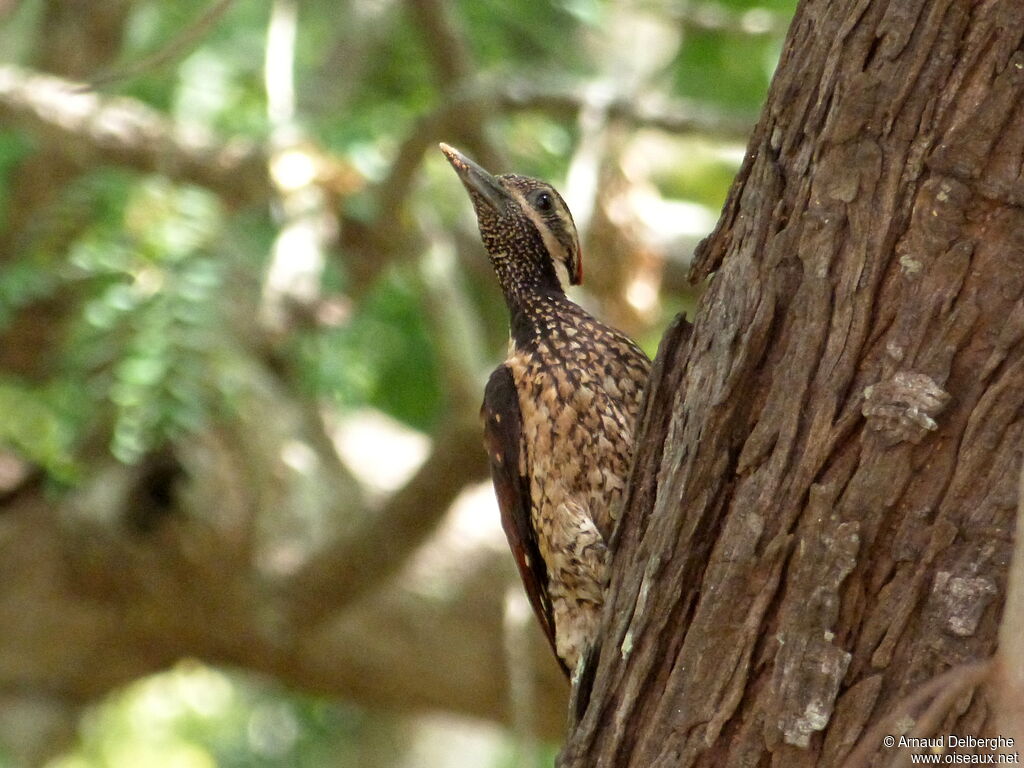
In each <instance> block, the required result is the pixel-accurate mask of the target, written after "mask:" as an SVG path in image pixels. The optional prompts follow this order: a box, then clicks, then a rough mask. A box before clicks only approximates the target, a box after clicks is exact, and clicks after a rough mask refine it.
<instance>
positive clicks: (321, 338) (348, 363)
mask: <svg viewBox="0 0 1024 768" xmlns="http://www.w3.org/2000/svg"><path fill="white" fill-rule="evenodd" d="M297 350H298V356H299V360H300V363H301V366H302V370H303V374H304V376H303V378H304V379H305V380H306V381H308V382H309V383H310V384H311V385H312V390H313V391H314V392H315V393H316V394H318V395H321V396H326V397H328V398H330V399H331V400H332V401H334V402H335V403H337V404H338V405H340V406H342V407H344V408H352V407H357V406H366V405H369V406H373V407H375V408H378V409H380V410H382V411H384V412H385V413H388V414H390V415H391V416H394V417H395V418H397V419H400V420H402V421H404V422H406V423H407V424H410V425H411V426H414V427H416V428H418V429H423V430H427V429H430V428H431V427H432V426H433V423H434V420H435V418H436V416H437V413H438V409H439V407H440V404H441V387H440V382H439V373H438V362H437V356H436V352H435V350H434V347H433V342H432V340H431V338H430V335H429V332H428V329H427V327H426V324H425V322H424V318H423V311H422V306H421V302H420V298H419V296H418V295H417V293H416V283H415V281H414V280H413V279H412V278H411V276H410V275H409V274H408V270H398V271H395V272H392V273H391V274H389V275H388V277H387V278H385V279H384V280H382V281H381V283H380V285H378V286H377V287H376V288H375V289H374V291H373V292H372V293H371V294H370V295H369V296H368V297H367V298H366V299H365V300H364V301H363V302H362V305H361V307H360V308H359V310H358V312H357V313H356V314H355V315H354V316H353V317H352V318H350V319H349V320H348V322H346V323H344V324H343V325H342V326H341V327H339V328H335V329H330V330H326V331H317V332H314V333H308V334H304V335H302V336H301V338H300V339H299V340H298V346H297Z"/></svg>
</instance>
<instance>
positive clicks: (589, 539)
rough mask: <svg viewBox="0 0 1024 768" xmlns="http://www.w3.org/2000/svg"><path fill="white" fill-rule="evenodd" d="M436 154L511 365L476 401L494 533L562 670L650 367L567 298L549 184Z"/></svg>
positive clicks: (587, 608)
mask: <svg viewBox="0 0 1024 768" xmlns="http://www.w3.org/2000/svg"><path fill="white" fill-rule="evenodd" d="M441 149H442V151H443V152H444V153H445V155H446V156H447V157H448V160H449V162H450V163H451V164H452V166H453V167H454V168H455V170H456V172H458V174H459V177H460V178H461V179H462V182H463V184H464V185H465V187H466V190H467V191H468V192H469V195H470V198H471V199H472V201H473V207H474V208H475V210H476V215H477V220H478V222H479V225H480V234H481V237H482V238H483V242H484V246H485V247H486V248H487V251H488V254H489V255H490V258H491V263H492V264H493V266H494V269H495V272H496V273H497V276H498V281H499V283H500V284H501V287H502V291H503V292H504V294H505V301H506V303H507V304H508V308H509V315H510V329H511V340H510V344H509V354H508V358H507V359H506V360H505V362H504V364H503V365H501V366H499V367H498V368H497V369H496V370H495V371H494V373H492V374H491V377H490V380H489V381H488V383H487V387H486V389H485V391H484V404H483V409H482V415H483V418H484V441H485V445H486V447H487V450H488V453H489V455H490V458H491V475H492V478H493V481H494V487H495V492H496V494H497V496H498V504H499V507H500V508H501V517H502V524H503V526H504V529H505V533H506V535H507V537H508V540H509V545H510V546H511V548H512V552H513V555H514V556H515V558H516V563H517V565H518V566H519V572H520V575H521V576H522V579H523V584H524V585H525V587H526V591H527V594H528V595H529V597H530V601H531V603H532V605H533V608H534V611H535V612H536V614H537V617H538V619H539V620H540V623H541V626H542V627H543V628H544V631H545V633H546V634H547V636H548V640H549V641H550V642H551V645H552V648H553V649H554V650H555V653H556V655H557V656H558V658H559V660H560V661H561V662H562V665H563V667H564V668H565V669H566V671H567V672H568V671H569V670H571V669H574V668H575V667H576V665H577V662H578V661H579V659H580V657H581V656H582V655H584V654H585V652H586V650H587V649H588V648H589V646H590V645H591V643H592V641H593V638H594V634H595V632H596V629H597V625H598V622H599V620H600V613H601V606H602V604H603V602H604V593H605V589H606V587H607V584H608V574H607V554H608V552H607V541H608V539H609V537H610V536H611V532H612V528H613V526H614V522H615V521H614V519H613V516H614V515H615V514H616V512H617V509H618V505H619V502H620V500H621V497H622V492H623V489H624V486H625V480H626V473H627V471H628V469H629V462H630V453H631V450H632V440H633V427H634V424H635V422H636V417H637V411H638V410H639V406H640V398H641V395H642V388H643V386H644V384H645V383H646V381H647V375H648V371H649V367H650V362H649V361H648V359H647V357H646V355H644V353H643V352H642V351H641V350H640V349H639V348H638V347H637V346H636V344H634V343H633V342H632V341H631V340H630V339H629V338H628V337H626V336H625V335H624V334H622V333H620V332H619V331H617V330H615V329H613V328H609V327H608V326H606V325H604V324H603V323H601V322H599V321H598V320H596V319H595V318H593V317H592V316H591V315H589V314H588V313H587V312H586V311H584V310H583V309H582V308H581V307H579V306H578V305H577V304H575V303H573V302H572V301H570V300H569V299H568V298H567V297H566V295H565V291H564V288H563V285H562V280H560V279H559V275H562V277H563V279H567V280H568V281H569V282H571V283H574V284H575V283H578V282H580V280H581V279H582V261H581V255H580V248H579V241H578V237H577V234H576V227H575V225H574V223H573V220H572V216H571V214H570V213H569V210H568V208H567V207H566V205H565V202H564V201H563V200H562V198H561V196H559V194H558V193H557V192H556V191H555V190H554V189H553V188H552V187H550V186H549V185H547V184H545V183H544V182H541V181H538V180H536V179H531V178H526V177H523V176H516V175H512V174H509V175H505V176H497V177H495V176H492V175H490V174H489V173H487V172H486V171H484V170H483V169H482V168H480V166H478V165H476V164H475V163H473V162H472V161H470V160H469V159H467V158H466V157H465V156H463V155H462V154H461V153H459V152H458V151H456V150H454V149H452V148H451V147H449V146H447V145H444V144H442V145H441Z"/></svg>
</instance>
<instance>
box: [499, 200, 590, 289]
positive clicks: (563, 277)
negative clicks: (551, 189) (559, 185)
mask: <svg viewBox="0 0 1024 768" xmlns="http://www.w3.org/2000/svg"><path fill="white" fill-rule="evenodd" d="M509 192H510V193H511V194H512V196H513V197H514V198H515V199H516V201H517V202H518V203H519V206H520V208H522V209H523V211H524V212H525V213H526V215H527V216H528V217H529V219H530V221H532V222H533V225H534V226H535V227H537V231H538V232H540V236H541V237H542V238H543V240H544V247H545V248H547V249H548V253H550V254H551V255H552V256H553V257H554V260H555V274H556V275H558V282H560V283H561V284H562V288H567V287H568V286H569V282H570V281H569V261H570V259H571V258H572V254H571V253H570V252H569V250H568V249H567V248H566V247H565V246H564V245H562V243H561V242H560V241H559V240H558V238H557V237H555V235H554V233H552V231H551V227H550V226H548V223H547V222H546V221H544V219H542V218H541V216H540V214H539V213H537V211H535V210H534V208H533V206H532V205H530V203H528V202H527V201H526V198H525V197H523V195H522V193H521V192H520V191H519V190H518V189H510V190H509ZM553 202H554V203H555V213H556V214H557V216H558V218H559V220H560V221H561V222H562V226H563V227H564V228H565V230H566V232H570V233H572V236H573V240H574V241H575V240H576V238H577V234H576V225H575V224H573V221H572V217H571V216H570V215H569V212H568V211H566V210H565V207H564V206H563V205H562V204H561V203H560V202H559V201H558V199H557V198H556V199H555V200H554V201H553Z"/></svg>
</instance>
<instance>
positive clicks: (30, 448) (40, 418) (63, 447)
mask: <svg viewBox="0 0 1024 768" xmlns="http://www.w3.org/2000/svg"><path fill="white" fill-rule="evenodd" d="M70 395H71V393H70V392H68V391H67V389H66V388H64V387H62V386H60V385H50V386H48V387H45V388H43V389H38V388H32V389H30V388H28V387H26V386H25V385H24V384H21V383H20V382H17V381H12V380H7V379H3V378H0V413H2V414H4V418H2V419H0V445H5V446H7V447H9V448H12V449H14V450H15V451H17V452H18V453H19V454H21V456H22V457H23V458H25V459H26V460H28V461H30V462H32V463H34V464H37V465H39V466H40V467H42V468H43V469H44V470H45V471H46V472H47V473H49V475H50V476H51V477H52V478H54V479H55V480H57V481H59V482H63V483H69V482H73V481H74V480H75V479H76V478H77V477H78V473H79V467H78V465H77V463H76V461H75V459H74V454H73V451H72V448H73V445H72V438H73V433H72V430H71V429H70V420H69V419H68V418H67V414H66V413H65V412H64V411H65V406H66V404H67V402H68V399H69V396H70Z"/></svg>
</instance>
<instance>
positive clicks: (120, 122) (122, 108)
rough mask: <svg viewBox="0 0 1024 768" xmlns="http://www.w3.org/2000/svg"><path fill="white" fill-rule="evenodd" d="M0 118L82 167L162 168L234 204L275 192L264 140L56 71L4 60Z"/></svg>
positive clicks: (0, 78) (160, 170) (0, 71)
mask: <svg viewBox="0 0 1024 768" xmlns="http://www.w3.org/2000/svg"><path fill="white" fill-rule="evenodd" d="M0 120H3V121H4V122H8V123H11V124H14V125H18V126H20V127H22V128H23V129H25V130H27V131H29V132H30V133H31V134H33V135H35V136H37V137H39V138H41V139H43V140H44V141H46V142H47V143H48V144H52V145H54V146H59V147H61V149H62V152H63V153H65V154H67V155H69V156H70V157H72V158H73V159H74V160H75V162H76V163H77V164H78V165H79V166H80V167H88V166H90V165H98V164H114V165H120V166H126V167H129V168H134V169H136V170H139V171H143V172H148V173H161V174H163V175H165V176H167V177H168V178H170V179H172V180H174V181H179V182H188V183H192V184H199V185H200V186H203V187H206V188H208V189H211V190H213V191H214V192H216V193H217V194H218V195H221V196H222V197H223V198H224V200H225V201H226V202H228V203H229V204H230V203H234V204H242V203H246V202H252V201H255V200H265V199H267V197H268V195H269V193H270V186H269V181H268V178H267V158H266V155H265V152H264V150H263V148H262V147H260V146H259V145H258V144H256V143H254V142H250V141H248V140H244V139H232V140H230V141H226V142H224V141H219V140H217V139H216V138H215V137H213V136H210V135H208V134H206V133H205V132H204V131H200V130H198V129H196V128H194V127H185V126H181V125H178V124H176V123H175V122H174V121H172V120H170V119H168V118H167V117H165V116H164V115H163V114H162V113H160V112H158V111H157V110H155V109H153V108H151V107H149V106H147V105H145V104H143V103H142V102H140V101H137V100H134V99H128V98H122V97H115V96H102V95H99V94H96V93H90V92H87V91H85V90H83V89H82V87H81V85H79V84H77V83H74V82H71V81H68V80H65V79H63V78H59V77H55V76H53V75H47V74H42V73H38V72H33V71H31V70H27V69H24V68H22V67H17V66H14V65H11V64H5V65H0Z"/></svg>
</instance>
